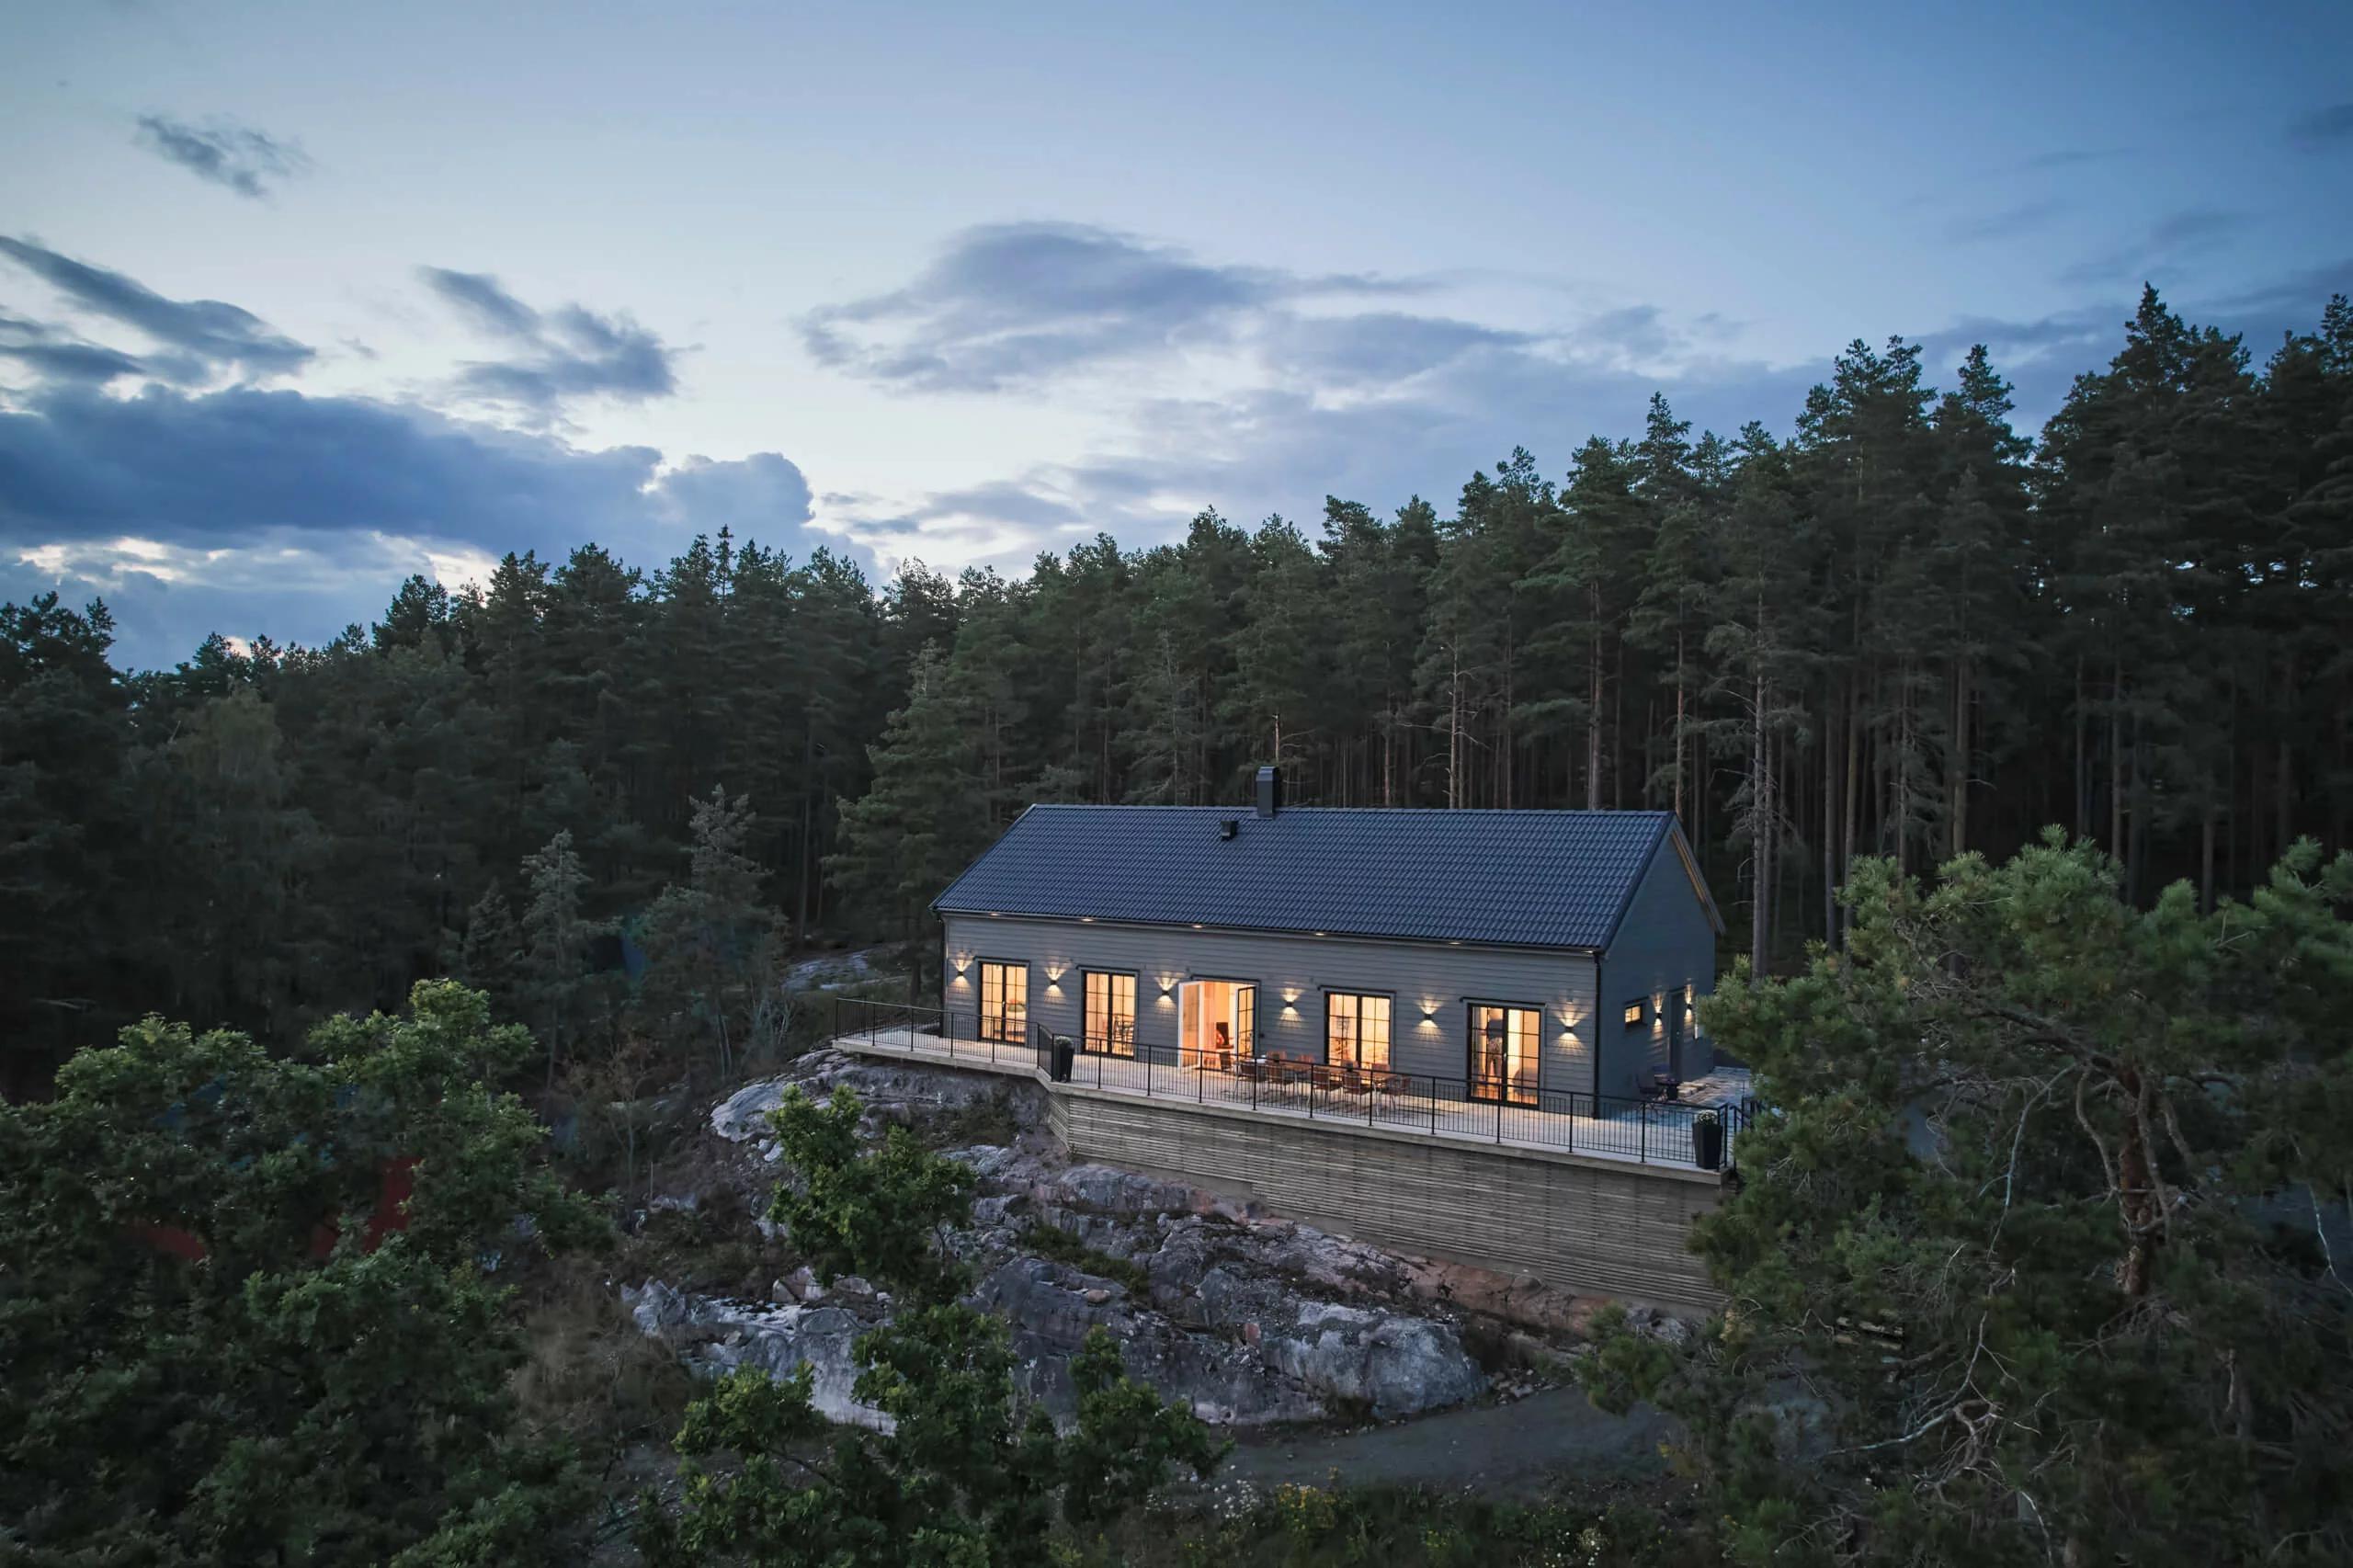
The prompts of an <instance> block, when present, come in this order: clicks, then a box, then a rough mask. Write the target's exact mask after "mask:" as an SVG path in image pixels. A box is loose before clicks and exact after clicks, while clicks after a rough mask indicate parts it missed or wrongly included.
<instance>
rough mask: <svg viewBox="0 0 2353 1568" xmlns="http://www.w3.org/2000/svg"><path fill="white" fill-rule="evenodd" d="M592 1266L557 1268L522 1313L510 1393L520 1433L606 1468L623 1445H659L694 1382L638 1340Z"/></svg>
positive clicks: (666, 1350) (665, 1353) (663, 1349)
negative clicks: (567, 1443) (572, 1446)
mask: <svg viewBox="0 0 2353 1568" xmlns="http://www.w3.org/2000/svg"><path fill="white" fill-rule="evenodd" d="M598 1267H599V1266H597V1265H596V1264H594V1263H593V1262H592V1263H586V1264H581V1265H576V1266H574V1267H569V1268H567V1269H566V1270H565V1271H564V1272H563V1274H562V1275H561V1276H560V1277H558V1278H554V1279H552V1280H551V1281H549V1283H548V1286H547V1288H546V1290H545V1291H544V1293H543V1294H541V1295H540V1299H539V1300H537V1301H534V1302H533V1303H532V1304H531V1306H530V1308H529V1311H528V1312H526V1313H525V1314H524V1319H523V1335H524V1339H525V1343H526V1345H527V1346H529V1352H528V1355H527V1357H526V1358H525V1360H524V1362H523V1364H522V1365H521V1366H520V1367H518V1368H517V1369H516V1370H515V1373H514V1390H515V1399H516V1403H517V1406H518V1407H519V1413H520V1415H521V1416H522V1419H523V1423H524V1426H525V1427H526V1429H527V1430H529V1431H530V1432H532V1433H533V1434H534V1435H536V1436H540V1437H570V1438H571V1439H572V1440H573V1441H574V1442H576V1443H578V1444H579V1445H580V1447H581V1449H582V1450H583V1452H584V1453H585V1454H587V1455H589V1456H592V1457H594V1458H595V1459H597V1460H601V1461H607V1462H609V1460H611V1458H612V1457H613V1456H615V1455H616V1454H618V1453H619V1452H620V1450H621V1449H624V1448H626V1447H628V1446H629V1445H631V1444H632V1443H643V1442H656V1443H667V1442H668V1441H669V1440H670V1437H671V1436H672V1434H674V1433H676V1431H677V1429H678V1423H679V1421H680V1419H681V1418H682V1417H684V1415H686V1410H687V1403H688V1400H689V1399H690V1398H692V1397H693V1393H694V1389H695V1381H694V1378H693V1375H692V1374H690V1373H689V1372H688V1370H687V1369H686V1368H684V1367H683V1366H681V1365H679V1362H678V1358H677V1357H676V1355H675V1354H673V1353H672V1352H671V1350H670V1347H669V1346H666V1345H664V1344H663V1343H662V1342H661V1341H660V1340H657V1339H650V1338H648V1337H646V1335H643V1334H641V1333H640V1332H638V1327H637V1324H635V1323H633V1322H631V1320H630V1317H629V1314H627V1313H626V1312H622V1311H621V1309H620V1304H619V1303H618V1302H617V1301H615V1300H614V1297H613V1293H612V1290H610V1289H609V1288H608V1286H607V1285H606V1284H605V1283H604V1282H603V1280H602V1279H601V1278H598Z"/></svg>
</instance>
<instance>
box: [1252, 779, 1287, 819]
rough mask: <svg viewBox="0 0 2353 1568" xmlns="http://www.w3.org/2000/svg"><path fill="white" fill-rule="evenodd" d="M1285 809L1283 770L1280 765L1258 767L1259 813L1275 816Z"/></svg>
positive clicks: (1263, 815)
mask: <svg viewBox="0 0 2353 1568" xmlns="http://www.w3.org/2000/svg"><path fill="white" fill-rule="evenodd" d="M1282 809H1283V770H1282V769H1281V768H1279V767H1262V768H1260V769H1258V814H1259V815H1260V816H1262V817H1270V816H1273V815H1274V814H1275V813H1276V812H1279V811H1281V810H1282Z"/></svg>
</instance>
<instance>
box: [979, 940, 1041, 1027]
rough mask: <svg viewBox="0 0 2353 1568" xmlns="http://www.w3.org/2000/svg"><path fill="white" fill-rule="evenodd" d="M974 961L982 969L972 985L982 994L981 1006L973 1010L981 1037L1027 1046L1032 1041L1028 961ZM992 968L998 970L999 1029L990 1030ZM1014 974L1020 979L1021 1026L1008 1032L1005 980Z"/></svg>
mask: <svg viewBox="0 0 2353 1568" xmlns="http://www.w3.org/2000/svg"><path fill="white" fill-rule="evenodd" d="M972 961H973V963H974V964H975V965H977V966H978V967H979V970H980V972H979V974H978V975H976V976H975V977H974V979H973V982H972V983H973V985H974V987H975V988H976V990H977V992H978V994H979V1003H978V1005H977V1006H975V1008H974V1009H973V1011H974V1015H975V1017H976V1018H977V1020H978V1023H979V1029H978V1033H979V1034H980V1037H981V1038H982V1039H983V1040H995V1041H996V1042H997V1043H998V1044H1000V1045H1027V1044H1028V1043H1029V969H1030V964H1029V960H1028V959H991V958H975V959H974V960H972ZM993 969H994V970H995V971H998V977H997V1003H996V1015H995V1017H996V1028H994V1029H992V1028H990V1027H989V1017H990V1014H989V971H991V970H993ZM1015 974H1018V975H1020V977H1021V1027H1020V1028H1019V1029H1018V1030H1017V1031H1016V1030H1008V1029H1007V1028H1006V1000H1005V981H1006V978H1007V977H1009V976H1011V975H1015Z"/></svg>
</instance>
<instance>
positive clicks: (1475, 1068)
mask: <svg viewBox="0 0 2353 1568" xmlns="http://www.w3.org/2000/svg"><path fill="white" fill-rule="evenodd" d="M1542 1025H1543V1015H1542V1014H1541V1013H1540V1012H1538V1011H1537V1010H1536V1009H1535V1008H1533V1007H1506V1006H1498V1005H1495V1004H1491V1003H1483V1002H1474V1003H1472V1005H1471V1097H1472V1099H1474V1100H1502V1101H1505V1102H1506V1103H1508V1104H1511V1105H1534V1104H1535V1103H1536V1098H1537V1096H1536V1074H1537V1060H1538V1058H1537V1051H1538V1044H1539V1040H1540V1035H1539V1032H1538V1031H1539V1030H1540V1028H1542Z"/></svg>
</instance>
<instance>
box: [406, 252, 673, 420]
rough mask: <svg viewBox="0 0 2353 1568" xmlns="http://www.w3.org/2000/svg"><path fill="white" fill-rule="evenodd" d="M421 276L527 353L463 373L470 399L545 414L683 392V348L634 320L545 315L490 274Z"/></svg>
mask: <svg viewBox="0 0 2353 1568" xmlns="http://www.w3.org/2000/svg"><path fill="white" fill-rule="evenodd" d="M417 271H418V275H419V276H420V277H422V278H424V279H425V282H426V287H427V288H429V289H431V290H433V291H434V292H435V293H436V294H438V295H439V296H440V297H441V299H442V300H443V301H445V302H447V303H448V304H449V306H450V307H451V308H452V309H453V310H455V311H456V312H458V314H459V315H460V316H462V317H463V318H464V319H465V320H466V321H467V322H468V323H469V324H472V326H473V327H474V328H475V329H476V330H478V331H481V332H483V333H486V334H488V335H492V336H494V337H500V338H504V339H506V341H508V342H510V343H513V344H515V345H517V347H518V348H519V349H520V350H521V352H520V353H518V354H517V356H516V357H514V358H507V359H487V360H474V361H472V362H470V363H468V364H467V365H466V366H465V367H464V368H463V369H461V370H460V372H459V375H458V390H459V392H460V393H461V394H463V395H464V396H466V397H468V398H471V399H474V400H476V401H479V402H483V403H503V404H506V405H509V406H514V407H519V408H523V409H526V410H529V411H531V412H532V413H535V414H538V415H550V414H552V413H553V412H554V411H555V410H556V409H557V408H558V407H560V406H561V405H562V404H563V402H564V401H565V400H566V399H568V398H574V397H613V398H620V399H621V400H622V401H624V402H630V403H637V402H642V401H643V400H645V399H647V398H654V397H668V396H670V395H671V394H672V393H674V392H676V391H677V390H678V383H677V375H676V369H675V364H674V361H675V360H676V355H677V350H676V349H674V348H672V347H669V346H668V345H667V344H665V343H664V342H663V341H662V339H661V338H660V337H659V336H658V335H655V334H654V333H653V332H650V331H648V330H647V329H646V328H644V327H642V326H640V325H639V324H637V323H636V322H634V321H632V320H631V319H630V318H629V317H628V316H626V315H613V316H604V315H599V314H597V312H594V311H591V310H589V309H587V308H586V307H585V306H582V305H565V306H563V307H561V308H560V309H557V310H553V311H548V312H540V311H538V310H535V309H533V308H532V307H531V306H529V305H527V304H525V303H524V302H523V301H521V300H518V299H517V298H516V297H515V296H514V295H513V294H511V293H509V292H507V291H506V288H505V287H504V286H503V285H501V284H500V283H499V281H498V279H497V278H494V277H492V276H491V275H490V274H488V273H484V272H458V271H453V270H451V269H449V268H448V267H419V268H418V269H417Z"/></svg>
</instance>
